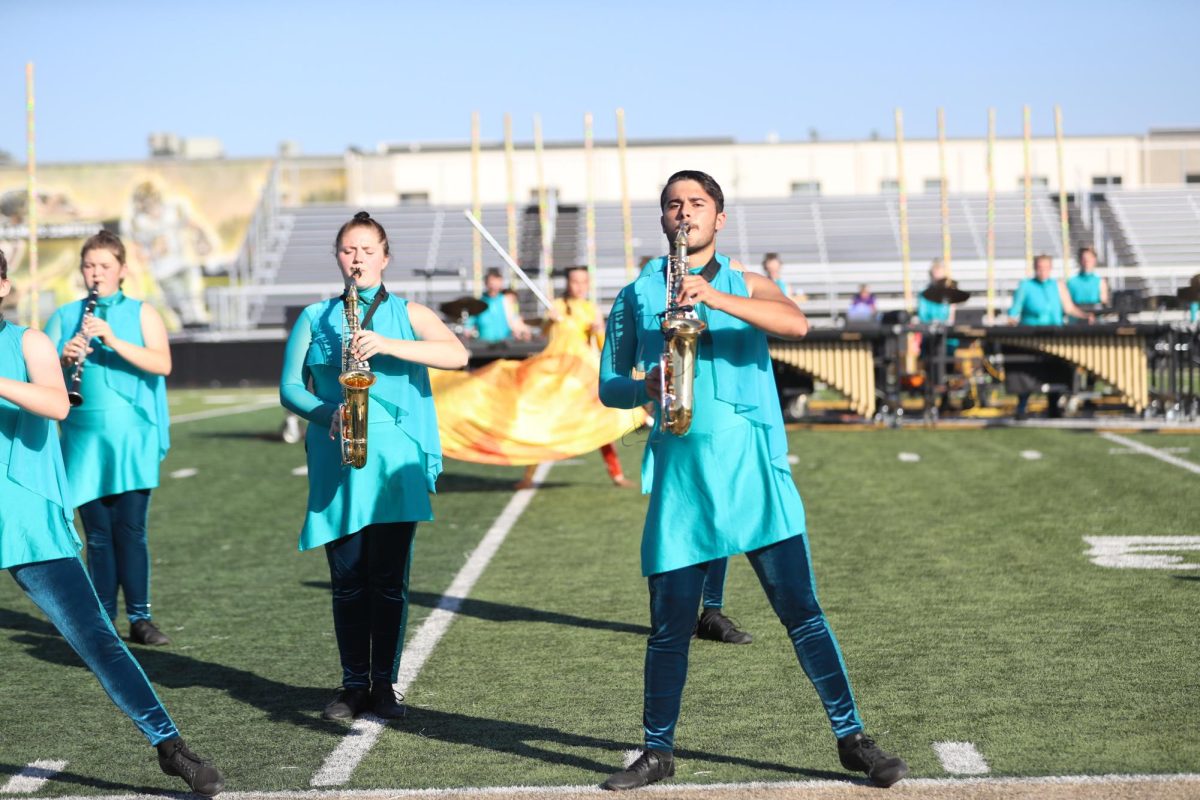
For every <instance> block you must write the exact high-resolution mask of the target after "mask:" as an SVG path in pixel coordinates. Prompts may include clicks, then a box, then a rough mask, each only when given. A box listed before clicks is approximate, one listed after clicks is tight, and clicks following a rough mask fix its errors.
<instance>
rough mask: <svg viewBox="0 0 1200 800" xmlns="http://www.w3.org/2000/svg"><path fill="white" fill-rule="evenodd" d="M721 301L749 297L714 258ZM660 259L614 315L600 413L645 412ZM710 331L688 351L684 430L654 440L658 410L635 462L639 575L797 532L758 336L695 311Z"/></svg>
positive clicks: (661, 291)
mask: <svg viewBox="0 0 1200 800" xmlns="http://www.w3.org/2000/svg"><path fill="white" fill-rule="evenodd" d="M716 259H717V262H718V263H719V265H720V269H719V271H718V272H717V274H716V275H715V276H714V278H713V281H712V284H713V287H714V288H716V289H717V290H718V291H722V292H726V293H728V294H736V295H739V296H741V297H748V296H749V291H748V290H747V287H746V282H745V279H744V277H743V276H742V274H741V273H740V272H738V271H736V270H734V269H732V268H731V267H730V265H729V259H728V258H727V257H726V256H724V255H720V254H718V255H717V256H716ZM663 265H664V259H662V258H659V259H655V260H653V261H651V262H650V263H648V264H647V265H646V267H645V268H644V269H643V271H642V273H641V275H639V277H638V279H637V280H635V281H634V282H633V283H631V284H629V285H628V286H626V287H625V288H624V289H623V290H622V291H621V293H620V295H618V297H617V299H616V301H615V303H614V304H613V310H612V313H611V314H610V316H609V320H608V333H607V335H606V337H605V343H604V351H603V354H602V355H601V361H600V398H601V400H602V401H603V402H604V404H605V405H608V406H613V407H617V408H634V407H636V406H638V405H642V404H644V403H646V402H648V400H649V397H648V395H647V393H646V389H645V382H644V381H642V380H639V379H635V378H633V377H631V376H630V373H631V372H632V371H633V370H635V369H637V370H640V371H641V372H649V371H650V369H651V368H653V367H654V366H656V365H657V364H658V359H659V356H660V354H661V352H662V342H663V339H662V333H661V330H660V328H659V323H660V317H659V315H660V314H661V313H662V311H663V309H664V307H665V303H666V284H665V280H664V276H663ZM697 314H698V315H699V316H700V318H701V319H703V320H704V321H705V322H706V323H707V324H708V329H707V330H706V331H705V333H704V334H703V335H702V336H701V343H700V346H699V348H698V351H697V359H696V374H695V379H694V382H693V392H694V395H695V405H694V416H693V419H692V426H691V429H690V430H689V431H688V433H687V434H686V435H684V436H676V435H675V434H673V433H668V432H664V431H662V430H661V419H660V417H661V409H656V413H655V422H654V429H653V432H652V433H651V435H650V438H649V441H648V442H647V444H646V453H645V456H644V458H643V461H642V491H643V492H648V493H650V495H651V497H650V506H649V509H648V511H647V514H646V524H645V527H644V528H643V531H642V573H643V574H644V575H654V574H657V573H660V572H667V571H670V570H675V569H680V568H682V567H687V566H690V565H693V564H700V563H704V562H707V561H711V560H713V559H716V558H723V557H726V556H730V555H735V554H737V553H744V552H747V551H749V550H756V549H758V548H760V547H765V546H767V545H770V544H774V543H776V542H779V541H782V540H784V539H787V538H790V537H792V536H797V535H800V534H803V533H804V532H805V523H804V505H803V503H802V502H801V500H800V493H799V492H798V491H797V490H796V484H795V483H794V482H793V480H792V473H791V467H790V466H789V465H788V462H787V438H786V436H785V434H784V430H783V415H782V413H781V411H780V406H779V397H778V394H777V393H776V390H775V378H774V375H773V373H772V370H771V359H770V355H769V354H768V352H767V338H766V335H765V334H764V333H763V332H762V331H761V330H759V329H758V328H755V327H754V326H752V325H750V324H749V323H746V322H744V321H742V320H740V319H738V318H737V317H734V316H732V315H730V314H726V313H724V312H722V311H717V310H715V309H711V308H708V307H707V306H704V305H703V304H701V305H699V306H697Z"/></svg>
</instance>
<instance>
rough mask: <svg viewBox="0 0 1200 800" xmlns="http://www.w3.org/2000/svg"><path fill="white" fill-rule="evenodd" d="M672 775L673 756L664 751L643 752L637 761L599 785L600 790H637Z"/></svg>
mask: <svg viewBox="0 0 1200 800" xmlns="http://www.w3.org/2000/svg"><path fill="white" fill-rule="evenodd" d="M674 775H675V756H674V755H672V754H671V753H669V752H667V751H665V750H643V751H642V754H641V755H640V756H638V759H637V761H634V762H633V763H632V764H630V765H629V766H628V767H626V768H625V769H623V770H621V771H620V772H614V773H613V774H612V775H609V776H608V780H606V781H605V782H604V783H602V784H600V788H601V789H610V790H612V791H618V792H619V791H623V790H625V789H637V788H639V787H642V786H645V785H647V784H650V783H654V782H655V781H661V780H662V779H663V778H670V777H673V776H674Z"/></svg>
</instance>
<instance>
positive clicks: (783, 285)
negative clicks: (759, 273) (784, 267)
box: [774, 278, 791, 297]
mask: <svg viewBox="0 0 1200 800" xmlns="http://www.w3.org/2000/svg"><path fill="white" fill-rule="evenodd" d="M774 284H775V285H776V286H778V287H779V291H781V292H783V296H784V297H790V296H791V292H789V291H788V285H787V283H786V282H785V281H784V280H783V278H776V279H775V280H774Z"/></svg>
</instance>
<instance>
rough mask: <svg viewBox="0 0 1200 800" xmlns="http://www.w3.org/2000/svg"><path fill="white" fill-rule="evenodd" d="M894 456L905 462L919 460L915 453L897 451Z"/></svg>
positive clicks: (910, 462)
mask: <svg viewBox="0 0 1200 800" xmlns="http://www.w3.org/2000/svg"><path fill="white" fill-rule="evenodd" d="M896 458H898V459H900V460H901V461H903V462H905V463H906V464H915V463H917V462H918V461H920V460H921V456H920V455H918V454H917V453H899V454H898V455H897V456H896Z"/></svg>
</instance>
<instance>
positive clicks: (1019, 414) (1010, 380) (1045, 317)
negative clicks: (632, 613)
mask: <svg viewBox="0 0 1200 800" xmlns="http://www.w3.org/2000/svg"><path fill="white" fill-rule="evenodd" d="M1053 271H1054V259H1052V258H1050V256H1047V255H1040V256H1038V257H1037V258H1035V259H1034V260H1033V277H1032V278H1025V279H1024V280H1023V281H1021V283H1020V284H1019V285H1018V286H1017V292H1016V294H1015V295H1014V296H1013V304H1012V307H1011V308H1009V310H1008V316H1009V318H1010V319H1009V322H1010V324H1012V325H1054V326H1057V325H1062V324H1063V314H1064V312H1065V313H1066V314H1069V315H1071V316H1073V317H1079V318H1080V319H1086V320H1088V321H1089V322H1094V321H1095V319H1096V315H1095V314H1092V313H1090V312H1087V311H1083V310H1081V309H1080V308H1079V306H1077V305H1075V303H1074V302H1073V301H1072V300H1071V295H1070V294H1069V293H1068V292H1067V287H1066V286H1065V285H1063V282H1062V281H1060V280H1057V279H1056V278H1053V277H1051V276H1052V274H1053ZM1070 380H1071V375H1070V371H1069V370H1064V369H1063V368H1062V364H1061V362H1054V361H1045V362H1042V363H1035V364H1029V365H1017V364H1012V365H1009V367H1008V369H1007V370H1006V372H1005V383H1006V384H1007V386H1008V390H1009V391H1010V392H1015V393H1016V395H1017V411H1016V418H1017V419H1018V420H1023V419H1025V417H1026V409H1027V407H1028V405H1029V396H1030V395H1031V394H1033V392H1034V391H1036V390H1037V389H1038V388H1039V387H1041V386H1043V385H1047V384H1050V385H1055V384H1059V385H1061V384H1067V383H1069V382H1070ZM1059 395H1060V393H1059V392H1048V393H1047V394H1046V403H1047V408H1046V416H1049V417H1057V416H1060V412H1059V409H1058V400H1059Z"/></svg>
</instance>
